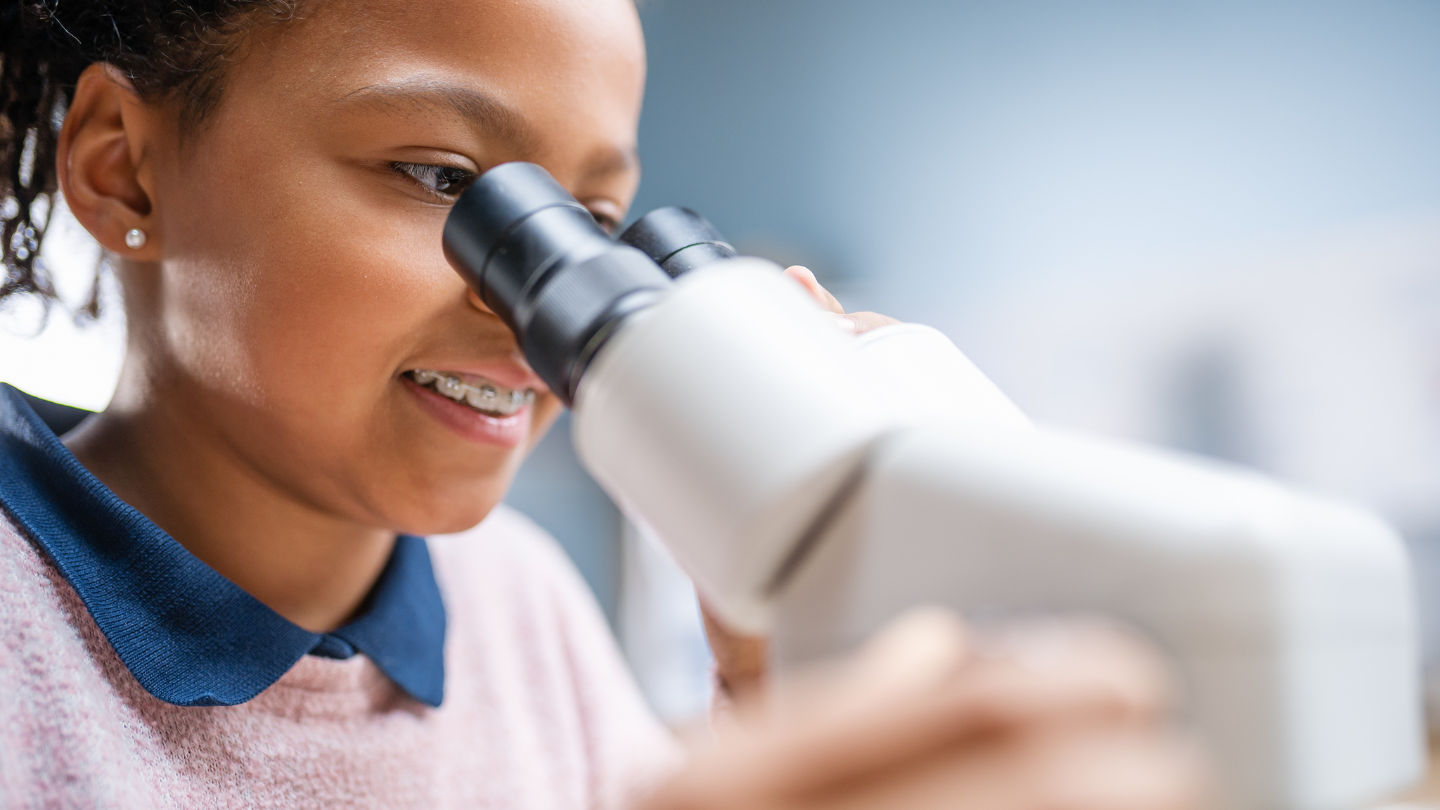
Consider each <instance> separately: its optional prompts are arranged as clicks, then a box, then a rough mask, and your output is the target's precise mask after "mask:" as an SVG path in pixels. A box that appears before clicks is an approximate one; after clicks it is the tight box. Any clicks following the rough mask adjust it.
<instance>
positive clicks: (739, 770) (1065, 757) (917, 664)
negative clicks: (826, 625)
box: [644, 610, 1203, 810]
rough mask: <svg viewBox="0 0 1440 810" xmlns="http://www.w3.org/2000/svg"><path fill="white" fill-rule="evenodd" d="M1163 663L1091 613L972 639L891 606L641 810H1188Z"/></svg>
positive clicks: (1193, 778) (948, 623)
mask: <svg viewBox="0 0 1440 810" xmlns="http://www.w3.org/2000/svg"><path fill="white" fill-rule="evenodd" d="M1166 682H1167V681H1166V678H1165V673H1164V671H1163V670H1162V668H1161V667H1160V666H1159V664H1158V662H1157V660H1156V659H1155V658H1154V657H1152V656H1151V655H1150V654H1149V653H1148V652H1147V651H1146V650H1145V649H1144V648H1143V647H1142V646H1141V645H1139V644H1137V643H1136V642H1135V641H1133V640H1132V639H1130V638H1129V637H1127V636H1126V635H1125V634H1123V633H1121V632H1120V631H1118V630H1116V629H1115V628H1113V627H1110V626H1108V625H1104V624H1100V623H1097V622H1047V623H1044V624H1039V625H1031V626H1022V627H1014V628H1011V629H1009V630H1007V631H1004V632H1002V633H1000V634H999V635H991V636H984V637H979V638H976V637H973V636H971V635H970V634H968V633H967V632H966V630H965V628H964V627H963V625H962V624H961V623H960V622H959V620H958V619H956V618H954V617H953V615H952V614H949V613H945V612H941V611H935V610H928V611H920V612H917V613H913V614H911V615H909V616H906V617H903V618H902V619H901V620H899V621H897V622H896V623H895V624H893V625H892V626H891V627H890V628H889V629H887V631H885V632H884V633H882V634H881V635H880V636H878V637H877V638H876V639H875V640H873V641H872V642H871V643H870V644H868V645H867V646H866V647H865V648H864V649H863V650H862V651H861V652H860V653H859V654H857V655H856V656H854V657H853V658H852V659H850V660H849V661H847V662H844V663H842V664H840V665H838V666H837V667H834V668H832V670H831V671H828V672H824V673H820V674H812V675H810V676H808V677H806V678H804V679H803V680H801V681H798V682H787V683H785V684H781V688H780V690H779V692H778V694H779V698H778V699H777V700H774V701H770V702H769V705H768V706H766V705H757V704H756V703H755V702H747V701H742V702H741V703H740V704H739V705H738V707H737V722H736V723H735V724H734V725H733V726H732V727H731V728H729V729H728V730H727V731H725V732H724V733H723V734H722V735H721V738H720V740H719V741H718V743H717V744H716V745H715V746H714V747H713V748H711V749H709V750H706V751H702V752H701V753H699V754H697V755H696V757H695V758H694V759H693V760H692V761H691V763H690V764H689V766H688V767H687V768H686V769H685V770H684V771H682V772H681V773H680V774H679V775H678V776H676V777H675V778H674V779H672V780H671V781H670V782H668V783H667V784H665V785H663V786H662V787H661V788H660V790H659V791H657V793H656V794H655V795H654V796H653V797H652V798H651V800H650V801H649V802H647V803H646V804H645V805H644V810H732V809H733V810H740V809H741V808H744V810H753V809H762V810H790V809H791V808H794V809H795V810H799V809H800V808H804V809H805V810H842V809H843V810H851V809H853V810H860V809H861V808H884V810H927V809H928V808H942V807H943V808H949V809H951V810H956V809H958V810H967V809H968V808H975V810H1041V808H1062V807H1063V808H1069V809H1071V810H1132V809H1133V810H1194V808H1198V807H1200V806H1202V795H1203V790H1202V779H1201V769H1200V768H1199V766H1198V764H1197V761H1196V759H1195V758H1194V756H1193V755H1192V754H1191V753H1190V751H1189V750H1188V749H1187V748H1186V747H1185V746H1184V745H1183V744H1182V743H1181V742H1180V741H1179V740H1178V738H1177V737H1175V736H1174V735H1173V734H1172V733H1171V732H1170V731H1169V730H1168V729H1167V727H1166V724H1165V709H1166V704H1167V691H1166Z"/></svg>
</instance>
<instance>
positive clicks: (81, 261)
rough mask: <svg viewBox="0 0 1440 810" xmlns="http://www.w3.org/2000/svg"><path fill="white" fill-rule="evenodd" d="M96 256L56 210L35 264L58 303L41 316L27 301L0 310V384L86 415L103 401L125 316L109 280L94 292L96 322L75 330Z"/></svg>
mask: <svg viewBox="0 0 1440 810" xmlns="http://www.w3.org/2000/svg"><path fill="white" fill-rule="evenodd" d="M99 258H100V247H99V245H97V244H96V243H95V241H94V240H93V239H91V238H90V235H89V234H87V233H86V232H85V230H84V229H83V228H81V227H80V224H79V223H77V222H76V221H75V218H74V217H72V216H71V215H70V211H69V209H67V208H65V207H64V205H63V204H62V205H61V206H59V208H58V209H57V211H56V216H55V225H54V227H52V228H51V229H50V232H49V234H48V235H47V236H46V239H45V244H44V247H43V248H42V259H43V260H44V261H45V262H46V263H47V264H48V266H49V267H50V269H51V272H52V274H53V277H54V280H55V286H56V289H57V291H58V292H59V293H60V295H61V297H62V299H63V300H62V301H61V303H59V304H56V305H54V306H52V307H51V309H50V313H49V317H48V318H46V317H45V316H44V311H43V308H42V307H41V306H40V305H39V304H38V303H37V302H35V301H33V300H20V301H14V302H7V303H6V304H5V306H4V308H0V382H7V383H10V384H11V385H14V386H15V387H17V388H19V389H21V390H22V391H25V392H26V393H29V394H34V395H35V396H37V397H41V398H43V399H49V400H54V401H56V402H63V403H65V404H67V405H74V406H77V407H80V408H86V409H89V410H97V411H98V410H100V409H102V408H104V407H105V405H106V404H107V403H108V402H109V401H110V395H111V394H113V393H114V391H115V382H116V380H118V379H119V377H120V363H121V361H122V360H123V359H124V356H125V315H124V313H123V312H122V311H121V308H120V300H119V296H118V295H117V294H116V290H115V288H114V284H113V279H111V278H108V277H107V278H106V283H105V284H104V285H103V286H102V296H101V315H100V319H99V321H98V322H95V323H84V324H79V323H77V321H76V319H75V317H74V312H76V311H77V310H78V309H79V308H80V307H81V306H83V305H84V304H85V301H86V300H87V299H88V297H89V295H90V285H91V283H92V280H93V279H94V277H95V270H96V267H97V263H98V261H99ZM42 324H43V329H41V325H42Z"/></svg>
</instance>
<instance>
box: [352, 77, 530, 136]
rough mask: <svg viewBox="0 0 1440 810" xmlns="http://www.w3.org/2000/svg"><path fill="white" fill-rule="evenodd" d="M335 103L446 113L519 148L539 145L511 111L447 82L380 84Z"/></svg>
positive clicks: (526, 123)
mask: <svg viewBox="0 0 1440 810" xmlns="http://www.w3.org/2000/svg"><path fill="white" fill-rule="evenodd" d="M337 101H338V102H339V103H341V104H352V103H353V104H364V105H372V106H378V107H381V108H384V109H388V110H390V111H393V112H397V113H401V114H405V113H418V114H425V113H433V112H435V111H436V110H437V109H449V110H451V111H453V112H456V113H458V114H459V115H460V116H461V117H463V118H466V119H468V120H469V121H470V122H471V123H473V124H474V125H475V126H476V128H478V129H480V130H481V131H483V132H485V133H487V134H489V135H493V136H496V137H499V138H502V139H504V140H506V141H509V142H511V143H513V144H515V145H516V146H519V147H521V148H526V149H533V148H535V147H536V146H538V145H539V143H540V136H539V133H538V132H536V131H535V128H534V126H532V125H531V124H530V122H529V121H527V120H525V116H523V115H521V114H520V113H519V112H517V111H516V110H515V109H514V108H512V107H510V106H509V105H507V104H505V103H504V102H503V101H500V100H499V99H497V98H495V97H494V96H491V95H489V94H487V93H483V92H480V91H478V90H475V89H474V88H470V87H466V86H464V85H459V84H452V83H450V82H444V81H437V80H433V79H404V80H401V81H394V82H380V83H377V84H369V85H366V86H364V87H361V88H359V89H358V90H353V91H351V92H349V93H346V94H345V95H344V96H341V97H340V98H339V99H337Z"/></svg>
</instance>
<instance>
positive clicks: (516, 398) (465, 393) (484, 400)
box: [405, 368, 535, 417]
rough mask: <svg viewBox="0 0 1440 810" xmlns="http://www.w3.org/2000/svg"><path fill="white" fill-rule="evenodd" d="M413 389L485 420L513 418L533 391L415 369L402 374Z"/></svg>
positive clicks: (469, 376) (531, 389) (483, 379)
mask: <svg viewBox="0 0 1440 810" xmlns="http://www.w3.org/2000/svg"><path fill="white" fill-rule="evenodd" d="M405 376H407V377H409V378H410V379H411V380H413V381H414V382H415V384H416V385H419V386H421V387H422V388H428V389H430V390H431V391H434V392H435V393H437V394H439V395H440V396H442V397H445V398H446V399H449V400H452V401H454V402H458V403H460V404H461V405H464V406H466V407H467V408H470V409H471V410H473V411H476V412H478V413H482V414H485V415H486V416H494V417H506V416H514V415H515V414H517V413H519V412H520V411H523V410H524V409H525V408H526V407H527V406H528V405H530V404H531V403H532V402H534V401H535V390H534V389H533V388H526V389H524V390H521V389H519V388H510V387H508V386H504V385H501V384H500V383H497V382H495V381H493V380H487V379H485V378H484V377H474V376H473V375H466V377H468V378H469V379H466V378H462V377H461V376H460V375H459V374H455V373H452V372H446V371H432V370H430V369H423V368H417V369H414V370H412V371H407V372H405Z"/></svg>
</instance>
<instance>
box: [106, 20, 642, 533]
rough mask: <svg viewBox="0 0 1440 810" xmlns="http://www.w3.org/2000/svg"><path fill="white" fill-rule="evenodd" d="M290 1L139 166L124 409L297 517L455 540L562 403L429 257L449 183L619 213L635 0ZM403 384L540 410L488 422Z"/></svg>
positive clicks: (435, 256) (629, 165) (498, 491)
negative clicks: (514, 165) (265, 484)
mask: <svg viewBox="0 0 1440 810" xmlns="http://www.w3.org/2000/svg"><path fill="white" fill-rule="evenodd" d="M307 6H308V9H307V11H306V15H305V17H304V19H302V20H300V21H298V22H295V23H291V24H286V25H281V26H276V27H273V28H270V29H268V30H265V31H264V32H262V33H259V34H257V35H256V36H254V37H253V38H252V39H251V40H250V41H249V43H248V44H247V46H246V48H245V49H244V50H243V52H242V53H241V54H240V56H239V58H238V59H237V60H236V61H235V62H234V64H233V65H232V66H231V68H230V70H229V73H228V74H227V78H226V86H225V90H224V95H223V100H222V101H221V103H220V105H219V107H218V108H217V109H216V110H215V111H214V112H213V113H212V114H211V115H210V117H208V118H207V119H206V120H205V122H204V123H203V124H202V126H201V128H200V129H199V130H198V131H197V132H195V133H193V134H191V135H190V136H188V137H186V138H185V139H183V140H182V139H179V138H178V137H177V138H176V139H175V141H174V143H173V144H171V145H172V146H173V148H166V149H159V150H156V153H155V154H153V155H149V156H147V159H148V161H149V171H150V172H152V174H153V176H152V179H151V182H152V184H153V189H154V193H153V195H152V196H153V201H152V202H153V213H154V225H153V227H152V232H151V233H150V238H151V241H152V243H153V244H156V245H157V246H159V247H158V249H159V252H160V255H161V256H162V257H163V261H162V262H161V263H160V264H158V265H130V266H128V267H126V268H125V269H124V271H123V274H122V280H123V282H124V285H125V292H126V306H127V312H128V314H129V321H130V324H131V330H132V338H131V340H132V349H133V350H135V351H136V353H137V354H138V356H140V357H141V358H144V359H143V361H141V362H143V364H144V365H145V368H143V369H139V370H138V371H139V373H141V374H142V375H143V376H144V378H145V380H146V387H147V389H148V390H147V391H146V394H145V395H146V396H163V397H167V398H169V400H170V402H171V403H172V406H179V407H180V408H182V409H183V412H184V413H187V414H189V415H190V416H191V417H193V419H192V420H191V421H193V422H194V423H195V424H203V425H205V426H206V427H205V429H206V430H208V431H214V432H215V433H216V434H218V435H217V436H216V438H218V439H219V440H220V443H221V444H222V445H224V446H226V447H227V448H228V449H229V451H230V452H233V453H235V454H237V455H238V456H240V457H241V459H242V461H243V462H244V463H245V464H246V466H248V467H250V468H251V469H253V470H254V471H255V472H256V474H258V475H260V476H263V477H264V478H265V479H267V480H268V481H269V482H271V483H272V484H275V485H277V486H279V487H282V488H283V489H285V490H287V491H288V492H290V493H292V494H293V495H294V496H295V497H296V498H298V499H300V500H302V501H303V502H305V503H307V504H310V505H311V506H313V507H315V508H317V509H320V510H322V511H324V512H327V513H330V514H334V515H336V516H340V517H343V518H345V519H348V520H354V521H357V522H361V523H363V524H365V525H368V526H375V527H384V528H386V529H393V530H396V531H404V532H413V533H418V534H427V533H439V532H446V531H456V530H460V529H463V528H466V527H469V526H471V525H473V524H475V523H477V522H478V521H479V520H480V519H481V518H482V517H484V515H485V514H486V512H488V511H489V509H490V508H491V507H493V506H494V505H495V503H497V502H498V501H499V499H500V498H501V496H502V495H503V494H504V491H505V488H506V487H507V486H508V484H509V482H510V479H511V477H512V476H513V474H514V472H515V469H516V467H517V466H518V465H519V463H520V460H521V458H522V457H523V455H524V454H525V452H526V450H527V449H528V448H529V447H530V446H531V445H533V443H534V442H535V441H536V440H538V438H539V436H540V435H541V434H542V433H543V431H544V430H545V429H546V427H548V425H549V424H550V422H551V421H552V420H553V419H554V417H555V415H556V414H557V413H558V410H559V407H560V405H559V403H558V400H557V399H556V398H555V397H554V396H553V395H552V394H550V393H549V392H547V391H546V390H545V388H544V385H543V384H542V383H541V381H540V380H539V379H537V378H536V377H535V375H534V374H533V373H532V372H531V371H530V369H529V368H528V367H527V365H526V363H525V360H524V358H523V357H522V356H521V354H520V352H519V350H518V348H517V346H516V343H515V340H514V337H513V336H512V335H511V334H510V332H509V331H508V330H507V329H506V327H505V325H504V324H503V323H502V322H501V321H500V320H499V319H498V318H497V317H495V316H494V315H493V314H491V313H488V312H485V311H483V310H481V309H478V308H477V307H476V306H474V305H472V304H471V303H470V302H469V301H468V300H467V295H466V288H465V286H464V284H463V283H462V282H461V280H460V278H459V277H458V276H457V275H456V274H455V272H454V271H453V270H452V269H451V268H450V266H449V265H448V264H447V263H446V261H445V258H444V255H443V253H442V249H441V230H442V227H443V225H444V222H445V217H446V214H447V213H448V212H449V210H450V204H451V202H452V201H453V199H454V196H453V193H452V192H454V191H456V190H458V188H460V187H462V185H463V181H464V180H465V179H468V178H469V177H471V176H473V175H475V174H477V173H479V172H481V171H484V170H485V169H487V168H489V167H492V166H495V165H496V164H499V163H503V162H506V161H513V160H528V161H533V162H536V163H539V164H541V165H543V166H544V167H545V168H547V169H549V170H550V172H551V173H552V174H553V175H555V177H556V178H557V179H558V180H559V181H560V182H561V183H562V184H564V185H565V186H566V188H568V189H569V190H570V191H571V192H572V193H573V194H574V195H575V196H576V197H577V198H578V199H579V200H580V201H581V202H583V203H585V204H586V205H588V206H589V207H590V209H591V210H592V211H593V212H594V213H595V215H596V217H597V219H599V220H600V221H601V223H602V224H608V225H613V224H615V223H618V222H620V221H621V219H622V218H623V217H624V215H625V211H626V208H627V207H628V205H629V203H630V200H631V198H632V196H633V194H634V192H635V188H636V185H637V183H638V181H639V164H638V162H637V160H636V156H635V137H636V127H637V122H638V119H639V113H640V102H641V95H642V90H643V84H644V73H645V64H644V47H643V41H642V37H641V32H640V26H639V21H638V18H637V16H636V13H635V10H634V6H633V3H632V0H524V1H523V2H516V1H515V0H508V1H507V0H423V2H415V1H414V0H412V1H411V2H398V3H397V2H381V0H374V1H373V2H367V0H325V2H313V3H309V4H307ZM417 370H421V371H424V370H428V371H435V372H442V373H446V374H448V375H452V376H455V377H459V378H461V379H463V380H465V381H466V382H468V383H470V384H471V385H473V386H475V387H477V388H478V387H482V386H483V385H485V384H494V385H497V386H500V387H501V388H500V390H501V391H502V393H503V392H504V389H505V388H510V389H519V390H522V391H523V390H525V389H533V390H534V391H535V393H536V398H535V400H534V403H533V404H532V405H531V406H530V407H528V408H526V409H524V410H522V411H521V412H519V413H518V414H515V415H513V416H509V417H504V418H496V417H492V416H487V415H485V414H483V413H480V412H477V411H476V410H474V409H471V408H469V407H467V406H465V405H461V404H457V403H455V402H453V401H451V400H449V399H447V398H445V397H441V396H439V395H437V394H435V393H433V392H431V391H429V390H426V389H424V388H422V387H421V386H419V385H416V384H415V383H414V381H413V380H412V379H411V374H412V373H413V372H415V371H417ZM127 373H130V372H128V371H127ZM117 405H118V406H119V407H121V408H124V407H126V403H125V402H124V401H123V400H122V401H118V402H117ZM172 409H173V407H172Z"/></svg>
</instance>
